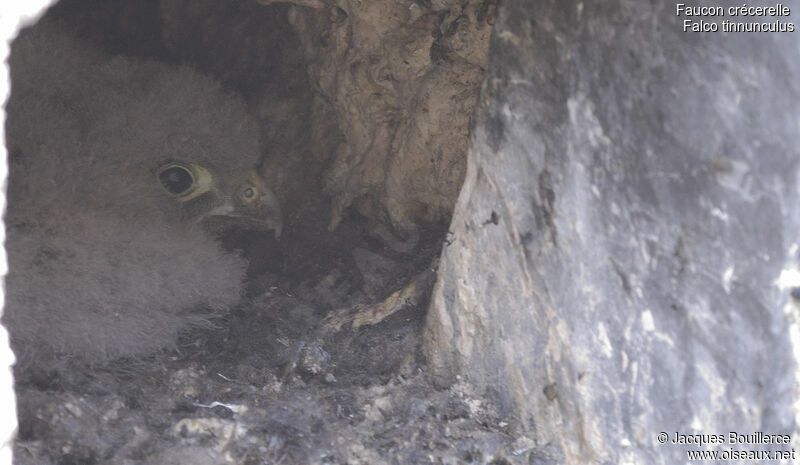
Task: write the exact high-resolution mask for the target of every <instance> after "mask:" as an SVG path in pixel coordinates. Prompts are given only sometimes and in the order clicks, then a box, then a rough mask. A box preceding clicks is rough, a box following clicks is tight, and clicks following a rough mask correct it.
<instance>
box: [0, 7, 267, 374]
mask: <svg viewBox="0 0 800 465" xmlns="http://www.w3.org/2000/svg"><path fill="white" fill-rule="evenodd" d="M10 66H11V75H12V93H11V98H10V100H9V102H8V106H7V112H8V121H7V134H8V137H9V144H8V145H9V146H12V145H13V150H11V151H12V152H13V153H12V157H11V166H10V178H9V187H8V197H9V202H8V212H7V216H6V224H7V228H8V241H7V249H8V255H9V265H10V270H9V275H8V277H7V280H6V288H7V302H6V310H5V316H4V322H5V323H6V324H7V326H8V327H9V329H10V331H11V336H12V343H13V346H14V348H15V349H16V351H17V354H18V356H20V357H21V358H22V359H23V362H30V361H34V362H35V361H39V360H46V359H48V357H50V356H53V355H57V354H63V355H67V356H71V357H76V358H78V359H80V360H83V361H86V362H92V363H96V362H101V363H102V362H106V361H109V360H111V359H114V358H117V357H126V356H139V355H144V354H147V353H151V352H153V351H156V350H158V349H160V348H163V347H165V346H169V345H171V344H173V343H174V342H175V340H176V337H177V335H178V333H179V332H181V331H182V330H184V329H187V328H189V327H192V326H193V325H202V324H206V323H207V322H208V318H209V317H211V316H214V315H217V314H219V313H220V312H222V311H224V310H226V309H227V308H229V307H231V306H232V305H235V304H236V303H237V302H238V300H239V298H240V294H241V291H242V282H243V279H244V270H245V263H244V260H243V259H242V258H241V257H239V256H237V255H234V254H231V253H228V252H225V251H224V250H223V249H221V248H220V246H219V245H218V244H217V242H216V241H215V239H214V237H213V236H212V235H210V234H209V232H208V230H207V229H206V228H205V227H204V225H205V223H206V222H207V220H209V219H218V218H220V217H230V218H235V221H238V222H239V224H241V225H244V226H247V227H256V228H258V229H272V230H274V231H275V233H276V235H278V234H280V229H281V218H280V208H279V206H278V204H277V199H276V198H275V195H274V194H273V193H272V192H271V191H270V190H269V188H268V187H267V186H266V185H265V184H264V182H263V180H262V179H261V177H260V176H259V175H258V174H257V172H255V171H253V170H252V169H251V168H253V167H254V166H255V165H256V163H257V161H258V157H259V155H260V150H261V148H260V147H259V134H258V127H257V125H256V124H255V122H254V120H252V119H251V118H250V117H249V115H248V114H247V112H246V109H245V105H244V104H243V102H242V101H240V99H239V98H237V97H236V96H235V95H233V94H231V93H230V92H226V91H225V90H223V89H222V88H221V86H220V84H218V83H217V82H216V81H214V80H213V79H210V78H208V77H205V76H203V75H201V74H199V73H197V72H196V71H194V70H192V69H190V68H188V67H175V66H169V65H167V64H163V63H156V62H149V61H142V60H135V59H131V58H125V57H118V56H117V57H109V56H107V55H104V54H102V53H101V52H99V51H97V50H94V49H93V48H92V47H91V46H90V45H89V44H87V43H84V42H82V41H79V40H77V39H74V38H73V37H71V36H69V35H68V34H66V33H64V32H63V31H60V30H59V29H58V27H56V26H54V25H52V24H47V23H40V24H39V25H37V26H35V27H33V28H30V29H28V30H25V31H23V32H22V33H21V34H20V36H19V38H18V39H17V40H16V41H15V42H14V44H13V47H12V53H11V58H10ZM12 142H13V144H12ZM188 197H191V198H188ZM176 200H178V202H176ZM195 219H199V220H201V221H194V220H195Z"/></svg>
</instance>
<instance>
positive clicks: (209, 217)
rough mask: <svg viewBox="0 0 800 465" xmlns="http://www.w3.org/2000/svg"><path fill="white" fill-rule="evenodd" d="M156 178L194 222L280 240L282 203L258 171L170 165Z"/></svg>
mask: <svg viewBox="0 0 800 465" xmlns="http://www.w3.org/2000/svg"><path fill="white" fill-rule="evenodd" d="M156 178H157V179H158V181H159V183H160V184H161V186H162V187H163V188H164V190H165V191H167V193H168V194H169V195H171V196H172V198H173V199H175V200H176V201H178V202H180V203H181V207H182V210H183V212H184V214H185V215H186V216H187V217H188V218H190V219H192V220H195V221H201V222H203V223H204V224H205V225H207V226H208V227H209V228H211V229H219V228H224V227H228V226H236V227H241V228H246V229H251V230H256V231H273V232H274V233H275V238H276V239H277V238H280V235H281V230H282V229H283V217H282V214H281V207H280V203H279V202H278V198H277V197H276V196H275V194H274V193H273V192H272V190H270V189H269V187H267V184H266V182H265V181H264V178H263V177H262V176H261V175H260V174H259V173H258V171H256V170H255V169H247V170H231V171H223V170H216V169H212V168H209V167H205V166H201V165H198V164H195V163H184V162H179V161H170V162H167V163H164V164H162V165H161V166H159V167H158V169H157V170H156Z"/></svg>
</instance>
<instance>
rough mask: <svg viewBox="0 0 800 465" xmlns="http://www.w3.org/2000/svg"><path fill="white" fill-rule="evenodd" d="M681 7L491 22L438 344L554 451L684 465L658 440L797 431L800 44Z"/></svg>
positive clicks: (440, 353)
mask: <svg viewBox="0 0 800 465" xmlns="http://www.w3.org/2000/svg"><path fill="white" fill-rule="evenodd" d="M723 4H724V5H727V4H725V3H723ZM791 18H794V17H789V18H788V19H791ZM682 19H683V18H679V17H676V16H675V5H674V4H671V3H666V2H661V3H658V2H636V1H632V0H609V1H607V2H601V3H593V2H580V1H577V0H564V1H559V2H555V1H537V2H523V1H519V0H508V1H506V2H502V4H501V12H500V14H499V17H498V20H497V24H496V27H495V30H494V35H493V38H492V40H493V42H492V48H491V50H490V57H491V58H490V65H489V72H488V76H487V81H486V83H485V87H484V89H483V95H482V99H481V103H480V107H479V109H478V116H477V127H476V131H475V139H474V147H473V149H472V150H471V152H470V154H469V161H468V169H467V176H466V182H465V186H464V188H463V191H462V192H461V195H460V198H459V201H458V204H457V206H456V212H455V216H454V218H453V221H452V225H451V231H452V236H451V239H452V242H451V243H450V245H449V246H447V247H446V249H445V251H444V254H443V259H442V263H441V268H440V272H439V282H438V283H437V285H436V288H435V291H434V296H433V302H432V306H431V312H430V314H429V318H428V325H427V329H426V350H427V355H428V359H429V363H430V368H431V373H432V375H433V377H434V379H435V380H436V381H437V382H439V383H443V384H446V383H449V382H451V381H452V380H453V379H454V378H455V376H456V375H460V376H462V377H466V378H467V379H469V380H470V381H471V382H473V383H475V384H476V385H477V386H479V387H481V388H483V389H484V392H485V393H486V395H487V396H488V397H489V398H491V399H493V400H495V401H496V402H498V403H499V405H501V406H502V407H503V408H504V410H505V411H506V412H507V414H508V415H509V417H510V418H512V419H513V420H514V424H515V425H516V426H517V427H518V428H522V429H530V430H535V437H536V440H537V445H538V446H539V447H545V446H547V447H548V448H555V449H554V450H555V451H556V452H558V453H556V454H554V456H559V455H560V456H562V457H563V463H653V464H654V463H659V464H661V463H663V464H667V463H683V462H685V461H686V452H685V451H686V450H687V449H691V448H692V447H687V446H681V445H670V444H667V445H660V444H658V442H657V435H658V433H660V432H662V431H663V432H667V433H669V434H670V435H673V434H674V433H675V432H680V433H684V434H693V433H707V434H712V433H713V434H727V433H728V432H729V431H738V432H745V431H750V432H752V431H763V432H765V433H785V434H793V435H794V439H795V441H796V440H797V436H798V434H797V433H796V431H797V424H796V421H795V415H796V413H797V411H796V409H794V407H793V401H794V400H795V399H794V398H793V393H792V391H793V390H796V389H797V377H796V374H795V373H796V362H797V360H796V358H795V356H794V355H793V349H794V350H795V351H796V350H797V347H796V346H795V347H793V345H792V341H791V338H790V332H792V331H794V332H795V333H796V331H797V327H796V323H794V322H795V321H797V317H798V311H797V309H796V308H795V307H794V306H793V304H791V303H790V301H789V296H788V290H785V289H784V290H782V289H780V288H779V287H778V286H777V285H776V279H777V278H778V277H779V275H780V274H781V270H782V269H784V267H786V266H787V265H789V264H791V263H794V262H796V260H797V247H796V246H794V247H793V244H795V243H796V241H797V239H798V226H799V225H798V220H800V213H799V211H798V208H797V205H798V191H799V189H798V187H800V186H799V185H798V179H797V174H798V162H800V150H799V149H800V140H798V136H799V135H800V132H798V127H799V126H798V125H799V124H800V107H798V105H797V102H798V101H800V81H798V79H797V76H798V70H800V47H798V45H797V38H798V36H797V35H796V33H794V34H792V33H782V34H779V33H749V34H748V33H731V34H723V33H721V32H719V33H709V34H699V33H684V32H682V30H681V24H682ZM774 19H775V18H772V20H774ZM786 19H787V18H784V20H786ZM751 20H759V19H751ZM795 344H797V343H796V342H795ZM725 446H728V445H727V444H726V445H725ZM795 447H796V445H795ZM757 448H758V447H755V446H753V447H748V446H744V447H736V448H735V449H741V450H748V449H751V450H752V449H757ZM767 448H768V449H774V446H771V447H767Z"/></svg>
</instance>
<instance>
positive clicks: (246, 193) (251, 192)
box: [242, 187, 256, 200]
mask: <svg viewBox="0 0 800 465" xmlns="http://www.w3.org/2000/svg"><path fill="white" fill-rule="evenodd" d="M242 195H243V196H244V198H245V199H247V200H250V199H252V198H253V197H255V196H256V191H255V190H254V189H253V188H252V187H248V188H246V189H245V190H244V192H242Z"/></svg>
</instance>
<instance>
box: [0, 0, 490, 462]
mask: <svg viewBox="0 0 800 465" xmlns="http://www.w3.org/2000/svg"><path fill="white" fill-rule="evenodd" d="M266 3H269V2H266ZM462 3H463V4H454V5H449V6H448V7H447V8H443V7H441V6H440V7H437V6H435V5H424V4H419V3H415V2H409V3H408V4H404V5H402V6H400V5H398V4H396V3H391V4H389V3H387V4H386V5H378V4H375V5H371V6H370V5H362V6H357V5H350V4H349V3H348V4H342V5H340V6H338V7H328V6H323V5H289V4H275V5H264V4H259V3H257V2H254V1H239V0H237V1H228V2H218V1H213V0H201V1H192V2H188V1H182V0H159V1H144V2H123V1H110V2H109V1H97V0H64V1H62V2H61V3H59V4H57V5H56V6H54V7H53V8H52V9H51V11H50V12H49V13H48V14H47V15H46V16H45V17H44V18H43V19H42V20H41V21H40V22H39V23H38V24H37V25H35V26H32V27H31V28H29V29H27V30H25V31H23V33H22V34H21V35H20V38H19V39H18V40H17V41H16V42H15V43H14V45H13V50H12V57H11V60H10V65H11V74H12V96H11V99H10V101H9V104H8V107H7V109H8V123H7V134H8V140H7V145H8V147H9V149H10V153H11V154H12V157H11V160H10V165H11V167H10V184H9V212H8V218H7V225H8V229H9V241H8V250H9V257H10V274H9V277H8V281H7V282H8V295H9V299H8V305H7V310H6V315H5V317H4V322H5V324H6V325H7V326H9V328H10V330H11V336H12V344H13V346H14V348H15V350H16V352H17V353H18V355H19V357H20V363H19V365H18V368H17V376H18V378H19V379H20V380H21V382H20V384H19V396H20V412H21V414H20V415H21V418H20V419H21V439H22V441H23V442H25V441H27V442H28V443H33V442H37V443H42V444H52V445H55V442H58V441H63V444H61V443H59V444H60V445H62V446H69V447H66V448H65V447H60V448H58V447H48V448H47V450H45V449H42V450H36V451H33V452H30V451H31V450H32V449H29V451H28V452H27V454H29V455H28V456H26V457H27V459H30V460H32V463H33V462H37V461H38V462H39V463H44V462H46V461H47V460H51V461H53V462H54V463H55V462H59V461H61V462H63V460H65V459H71V460H73V461H75V460H77V461H81V462H82V463H84V462H85V463H99V461H100V459H99V457H100V456H101V455H103V454H106V455H108V454H112V455H113V454H121V455H119V457H128V455H125V454H133V455H136V453H141V452H136V453H134V452H132V451H130V450H128V451H125V450H124V448H123V449H122V450H121V451H111V449H110V444H113V443H116V442H119V441H123V442H124V441H125V440H126V439H121V438H123V437H124V436H125V434H127V433H126V432H124V431H122V430H120V429H114V428H113V427H110V428H107V427H108V426H109V424H110V423H109V422H111V423H114V421H116V420H118V419H119V418H120V416H119V415H123V413H121V412H124V415H126V416H128V417H129V418H131V422H132V423H131V424H138V423H142V424H149V425H152V424H170V423H172V424H174V425H175V427H176V428H184V429H185V428H186V427H187V425H186V422H191V424H192V426H188V427H189V428H190V429H191V428H195V427H198V428H200V429H203V428H205V427H206V426H208V425H206V426H198V425H200V424H205V423H204V422H206V423H207V421H208V420H209V418H207V416H206V415H205V412H206V410H205V409H206V408H208V409H210V410H209V411H211V412H213V414H212V415H211V419H215V418H217V417H221V418H223V419H228V418H230V417H231V416H236V415H239V414H240V410H237V408H238V407H240V406H241V405H250V408H254V405H255V404H252V402H255V403H256V404H258V402H261V401H263V399H268V401H267V402H268V403H274V402H281V400H280V398H282V399H283V402H286V403H288V404H289V405H292V411H291V413H289V414H286V413H284V416H283V417H281V416H280V415H277V416H276V411H275V410H274V408H272V407H270V408H266V407H265V408H264V409H262V410H259V411H258V412H259V413H258V415H261V418H262V419H263V421H264V422H266V424H269V425H272V426H270V427H269V428H266V430H263V431H261V432H260V433H259V434H261V435H266V436H265V437H269V435H272V434H277V433H276V431H277V430H278V429H285V428H290V429H292V428H295V429H297V430H298V431H301V433H298V434H299V436H297V435H292V434H290V433H286V432H285V431H282V432H281V433H280V434H281V435H282V436H281V437H282V438H283V439H282V441H289V442H288V443H286V442H280V443H270V442H269V441H267V443H269V444H270V445H269V446H267V447H266V452H265V451H260V452H259V453H260V454H261V456H269V457H273V456H274V457H273V458H275V457H279V456H280V454H287V453H288V454H290V455H291V454H294V455H293V456H294V457H296V458H297V459H298V460H302V457H305V456H310V455H309V454H312V451H313V450H314V448H315V447H318V445H319V444H323V443H325V442H326V441H328V442H329V435H330V434H331V432H332V431H335V428H336V426H335V425H336V424H338V423H339V422H342V421H344V422H345V423H349V424H350V425H351V426H353V427H354V428H355V429H354V430H353V431H351V432H350V433H348V434H352V435H353V436H354V437H358V436H359V435H360V434H363V432H364V431H369V430H371V429H372V428H374V422H375V421H377V419H378V416H379V415H386V412H384V413H381V414H376V413H375V412H376V411H377V410H374V409H373V410H372V413H370V410H369V409H367V410H365V408H366V407H365V406H366V405H372V404H373V403H374V402H375V401H376V399H379V398H381V397H382V396H385V389H390V388H391V389H399V390H401V391H402V392H403V393H397V394H396V395H393V396H394V397H393V398H395V397H396V399H398V401H399V399H405V400H403V401H402V402H404V403H405V402H409V401H410V400H411V399H416V400H415V402H417V403H418V404H419V406H420V408H422V407H425V409H427V410H425V413H422V412H416V413H414V412H408V411H404V412H403V413H402V414H400V413H398V414H397V415H398V416H396V421H397V424H398V425H401V424H402V425H403V427H404V428H406V429H407V430H408V431H416V430H418V429H419V428H423V425H422V423H425V422H428V421H429V420H430V418H428V417H431V418H434V417H436V416H438V415H441V414H442V412H443V411H444V410H442V412H440V410H441V409H445V410H446V409H455V410H458V409H462V410H463V409H465V408H466V407H464V406H463V405H461V404H458V405H456V404H457V403H456V404H454V403H453V402H454V401H453V400H452V399H451V398H450V396H451V395H452V393H439V394H436V393H434V391H432V390H431V389H430V388H428V387H427V386H426V385H425V383H424V379H423V378H422V377H419V374H420V373H421V372H422V371H423V370H424V357H423V356H422V354H421V352H420V335H421V331H422V327H423V324H424V316H425V312H426V309H427V304H428V299H429V295H430V291H431V288H432V286H433V283H434V281H435V279H436V264H437V261H436V257H437V256H438V255H439V252H440V250H441V246H442V243H443V241H444V239H445V235H446V232H447V228H448V223H449V218H450V215H451V213H452V209H453V206H454V203H455V200H456V196H457V194H458V187H459V186H460V183H461V182H462V179H463V175H464V170H465V159H466V149H467V146H468V140H469V129H468V128H469V122H470V119H471V114H472V109H473V106H474V105H475V103H476V98H477V93H478V84H479V82H480V80H481V79H482V75H483V71H484V70H485V62H486V45H487V41H488V32H489V28H490V22H491V21H490V20H489V19H488V18H487V14H488V13H487V11H490V10H491V9H492V8H493V4H491V3H487V2H472V3H471V2H462ZM395 10H397V11H400V12H402V15H398V14H394V13H392V14H390V13H391V12H392V11H395ZM397 11H395V13H396V12H397ZM409 377H410V378H411V379H413V380H414V381H413V384H414V386H415V388H414V389H416V390H412V391H409V392H406V391H405V389H406V388H405V387H402V386H401V385H405V384H407V383H408V381H406V378H409ZM387 383H389V384H387ZM401 387H402V389H401ZM364 389H366V391H364ZM46 391H52V392H56V393H57V395H56V396H54V397H53V396H46V395H44V393H45V392H46ZM398 392H400V391H398ZM248 393H249V394H248ZM253 393H259V396H261V395H265V396H266V397H264V398H263V399H262V400H261V401H254V400H253V398H251V397H248V396H249V395H252V394H253ZM462 394H463V393H462ZM301 395H302V396H306V397H307V398H306V397H303V398H301ZM74 396H81V397H80V399H81V400H80V402H79V403H80V404H81V405H82V406H83V408H86V409H94V410H95V411H98V412H100V411H103V410H105V411H106V413H108V412H116V413H114V414H113V415H112V416H114V415H116V417H115V418H114V421H112V420H108V419H107V418H106V417H102V418H99V417H96V416H91V415H89V417H90V418H88V417H87V418H85V419H84V420H81V422H82V424H81V425H80V426H76V425H70V424H67V422H65V421H64V417H61V416H58V415H56V416H54V417H53V418H52V419H51V421H50V422H49V423H48V424H47V425H46V426H44V425H41V424H40V423H39V420H37V418H40V417H41V414H42V412H43V411H60V409H62V408H67V407H66V405H68V404H67V403H68V399H74ZM281 396H283V397H281ZM311 397H314V398H316V399H318V400H319V399H323V400H324V401H325V402H328V404H329V405H328V406H327V407H326V410H325V412H326V413H322V414H321V415H320V416H319V417H317V419H316V420H313V421H312V420H310V419H309V415H310V414H311V412H313V411H315V409H317V408H318V405H317V404H315V403H314V402H309V401H308V398H311ZM259 399H261V398H260V397H259ZM215 401H216V402H217V404H218V405H217V406H216V407H214V406H213V405H212V404H213V403H214V402H215ZM237 402H238V403H240V404H241V405H238V404H236V403H237ZM187 403H188V404H187ZM69 405H72V404H69ZM270 405H271V404H270ZM98 406H99V409H98V408H97V407H98ZM208 406H211V407H208ZM397 407H398V408H399V407H400V405H399V404H398V405H397ZM374 408H375V409H377V408H379V407H374ZM387 408H388V404H387ZM437 409H438V410H437ZM384 410H385V409H384ZM348 412H349V413H348ZM473 414H474V415H473ZM370 415H372V416H370ZM376 415H378V416H376ZM415 415H416V416H415ZM454 415H455V414H454ZM458 415H459V418H462V417H463V416H461V414H458ZM470 415H473V418H472V420H474V423H469V424H465V426H464V427H465V428H467V429H469V428H472V427H474V426H475V425H477V424H478V423H479V418H478V416H480V415H489V412H487V411H481V412H473V413H472V414H467V417H469V416H470ZM56 417H57V418H56ZM312 418H313V415H312ZM92 422H94V423H92ZM148 422H152V423H148ZM276 422H277V423H276ZM418 422H422V423H420V424H417V423H418ZM115 424H116V423H115ZM226 424H227V423H226ZM140 426H141V425H140ZM424 427H425V428H431V427H432V426H431V425H430V424H428V423H425V425H424ZM82 428H89V429H91V430H92V431H95V432H96V433H97V434H96V436H94V437H93V438H92V439H86V436H85V434H82V433H81V431H82ZM162 429H163V428H162ZM126 431H127V430H126ZM309 432H315V433H319V434H316V435H313V434H312V435H309ZM211 434H212V435H217V436H218V437H222V436H223V434H222V433H221V432H220V431H216V432H213V433H211ZM304 435H305V436H304ZM167 436H169V434H168V435H167ZM56 437H60V438H67V439H58V440H56V439H55V438H56ZM287 438H288V439H287ZM299 438H302V439H299ZM174 439H175V438H174V437H172V436H170V437H169V439H165V437H163V436H158V437H157V438H154V439H153V444H155V443H159V441H166V442H169V441H174ZM262 439H263V438H262ZM498 440H499V439H498ZM292 441H299V443H293V442H292ZM373 445H374V446H375V447H377V442H376V443H375V444H373ZM153 447H154V449H153V450H155V452H152V453H151V455H149V456H148V460H155V459H154V458H153V457H157V458H158V459H159V460H166V459H164V457H168V458H170V459H174V460H181V461H184V462H183V463H187V462H186V460H190V459H191V460H194V458H192V456H191V453H192V452H187V451H185V450H182V451H181V452H177V451H175V450H173V451H171V452H170V451H164V450H161V449H158V447H157V446H153ZM67 449H68V450H70V452H68V453H66V454H67V455H69V457H67V456H65V455H64V454H65V452H63V451H64V450H67ZM406 449H407V453H409V454H410V453H412V452H413V453H417V452H418V450H417V449H418V447H416V446H411V445H409V446H407V447H406ZM57 451H60V452H57ZM331 453H332V454H336V453H339V452H336V451H332V452H331ZM159 454H161V455H159ZM164 454H166V455H164ZM170 454H172V455H170ZM181 454H184V455H181ZM186 454H188V455H186ZM270 454H272V455H270ZM18 455H19V454H18ZM19 457H20V458H19V463H26V462H24V460H25V459H23V458H21V457H22V456H19ZM115 457H116V456H115ZM175 457H178V458H175ZM239 458H241V457H239ZM153 463H155V462H153ZM162 463H164V462H162ZM237 463H238V462H237Z"/></svg>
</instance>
